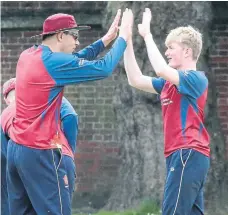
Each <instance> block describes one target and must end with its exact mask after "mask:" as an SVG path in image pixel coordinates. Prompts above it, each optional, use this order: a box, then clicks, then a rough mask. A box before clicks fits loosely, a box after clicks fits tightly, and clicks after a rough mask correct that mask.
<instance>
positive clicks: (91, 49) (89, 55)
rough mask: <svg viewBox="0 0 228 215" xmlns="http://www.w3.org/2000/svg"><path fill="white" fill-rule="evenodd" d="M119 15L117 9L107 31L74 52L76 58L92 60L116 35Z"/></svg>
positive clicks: (119, 12)
mask: <svg viewBox="0 0 228 215" xmlns="http://www.w3.org/2000/svg"><path fill="white" fill-rule="evenodd" d="M120 16H121V10H120V9H119V10H118V11H117V14H116V16H115V19H114V21H113V23H112V24H111V26H110V28H109V30H108V32H107V33H106V34H105V35H104V36H103V37H102V38H101V39H99V40H98V41H96V42H94V43H93V44H91V45H89V46H87V47H86V48H84V49H82V50H81V51H79V52H77V53H75V54H74V55H75V56H77V57H78V58H85V59H86V60H94V59H95V58H96V57H97V56H98V55H99V54H100V53H101V52H102V51H103V50H104V49H105V47H107V46H108V45H109V44H110V43H111V42H112V41H113V40H114V39H115V38H116V37H117V33H118V24H119V21H120Z"/></svg>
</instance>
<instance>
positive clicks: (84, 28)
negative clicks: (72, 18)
mask: <svg viewBox="0 0 228 215" xmlns="http://www.w3.org/2000/svg"><path fill="white" fill-rule="evenodd" d="M71 29H76V30H78V31H85V30H89V29H91V27H90V26H88V25H81V26H77V27H73V28H64V29H60V30H58V31H53V32H48V33H41V34H37V35H34V36H31V38H32V37H38V36H43V35H48V34H54V33H58V32H60V31H65V30H71Z"/></svg>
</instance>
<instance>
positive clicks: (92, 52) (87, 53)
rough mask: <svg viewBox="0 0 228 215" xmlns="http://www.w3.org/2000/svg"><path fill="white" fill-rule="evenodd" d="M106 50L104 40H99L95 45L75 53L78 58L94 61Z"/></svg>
mask: <svg viewBox="0 0 228 215" xmlns="http://www.w3.org/2000/svg"><path fill="white" fill-rule="evenodd" d="M104 49H105V44H104V42H103V40H102V39H99V40H97V41H96V42H94V43H93V44H91V45H89V46H87V47H85V48H84V49H82V50H80V51H79V52H77V53H75V56H77V57H78V58H84V59H86V60H94V59H95V58H96V57H97V56H98V55H99V54H100V53H101V52H102V51H104Z"/></svg>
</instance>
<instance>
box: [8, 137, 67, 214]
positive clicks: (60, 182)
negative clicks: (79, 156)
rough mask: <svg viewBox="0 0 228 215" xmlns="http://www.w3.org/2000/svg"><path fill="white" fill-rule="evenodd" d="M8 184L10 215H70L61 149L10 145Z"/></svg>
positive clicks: (11, 143)
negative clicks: (40, 148)
mask: <svg viewBox="0 0 228 215" xmlns="http://www.w3.org/2000/svg"><path fill="white" fill-rule="evenodd" d="M7 184H8V198H9V210H10V214H11V215H15V214H17V215H25V214H26V215H33V214H34V215H35V214H42V215H46V214H47V215H71V197H70V192H69V181H68V177H67V170H66V167H65V162H64V160H63V156H62V154H61V151H60V150H59V149H50V150H39V149H32V148H28V147H25V146H23V145H20V144H16V143H14V142H13V141H12V140H10V141H9V143H8V152H7Z"/></svg>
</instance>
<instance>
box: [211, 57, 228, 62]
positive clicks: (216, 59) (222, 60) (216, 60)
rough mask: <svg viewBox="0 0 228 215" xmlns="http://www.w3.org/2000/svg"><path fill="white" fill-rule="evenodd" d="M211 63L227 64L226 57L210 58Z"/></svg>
mask: <svg viewBox="0 0 228 215" xmlns="http://www.w3.org/2000/svg"><path fill="white" fill-rule="evenodd" d="M211 60H212V62H213V63H215V62H216V63H219V62H225V63H227V62H228V57H212V58H211Z"/></svg>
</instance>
